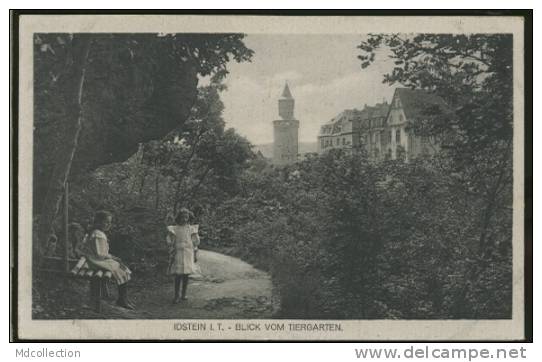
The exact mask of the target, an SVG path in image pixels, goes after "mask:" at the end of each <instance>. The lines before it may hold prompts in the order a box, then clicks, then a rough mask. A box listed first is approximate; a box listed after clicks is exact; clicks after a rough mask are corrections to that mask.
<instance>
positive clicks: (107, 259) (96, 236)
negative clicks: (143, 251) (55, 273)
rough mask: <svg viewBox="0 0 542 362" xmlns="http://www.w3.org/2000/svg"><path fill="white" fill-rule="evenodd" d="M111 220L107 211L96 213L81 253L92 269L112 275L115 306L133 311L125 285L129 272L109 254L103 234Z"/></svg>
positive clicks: (105, 236)
mask: <svg viewBox="0 0 542 362" xmlns="http://www.w3.org/2000/svg"><path fill="white" fill-rule="evenodd" d="M112 219H113V216H112V215H111V213H110V212H109V211H98V212H96V214H95V215H94V224H93V227H92V232H91V233H90V234H89V235H88V238H87V239H86V240H85V242H84V245H83V248H82V249H83V250H81V252H82V254H83V255H85V256H86V258H87V261H88V263H89V265H90V266H91V267H92V268H95V269H100V270H107V271H110V272H111V273H112V275H113V278H114V279H115V281H116V282H117V285H118V288H119V298H118V300H117V305H119V306H121V307H123V308H127V309H134V308H135V307H134V305H133V304H132V303H131V302H130V301H129V300H128V296H127V290H126V283H128V281H129V280H130V279H131V271H130V269H128V267H127V266H126V265H124V264H123V263H122V261H121V260H120V259H119V258H118V257H116V256H113V255H111V254H109V243H108V241H107V235H106V234H105V233H106V232H107V231H109V229H110V228H111V223H112Z"/></svg>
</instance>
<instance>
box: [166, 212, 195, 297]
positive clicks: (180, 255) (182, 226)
mask: <svg viewBox="0 0 542 362" xmlns="http://www.w3.org/2000/svg"><path fill="white" fill-rule="evenodd" d="M189 218H190V211H188V209H185V208H182V209H181V210H180V211H179V213H178V214H177V217H176V218H175V225H171V226H168V227H167V232H168V234H167V238H166V242H167V244H168V246H169V249H170V255H169V265H168V270H167V273H168V274H169V275H174V276H175V297H174V299H173V303H179V302H180V301H181V300H186V289H187V287H188V276H189V275H190V274H192V273H194V272H195V266H194V248H195V247H197V246H198V245H199V236H198V234H197V231H196V229H195V228H194V227H193V226H192V225H190V224H188V220H189ZM181 283H182V292H181V295H179V291H180V290H181Z"/></svg>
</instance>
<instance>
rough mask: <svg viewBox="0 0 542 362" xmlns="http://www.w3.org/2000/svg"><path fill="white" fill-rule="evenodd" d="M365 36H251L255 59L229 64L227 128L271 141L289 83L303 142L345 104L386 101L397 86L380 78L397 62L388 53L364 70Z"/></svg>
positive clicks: (260, 141)
mask: <svg viewBox="0 0 542 362" xmlns="http://www.w3.org/2000/svg"><path fill="white" fill-rule="evenodd" d="M363 38H364V37H363V35H352V34H340V35H282V34H273V35H260V34H258V35H250V34H249V35H247V37H246V38H245V39H244V40H245V44H246V45H247V46H248V47H249V48H250V49H252V50H254V56H253V59H252V62H250V63H248V62H245V63H240V64H238V63H235V62H232V63H230V64H229V65H228V69H229V72H230V74H228V76H227V78H226V81H225V84H226V85H227V87H228V89H227V90H226V91H224V92H223V93H222V100H223V102H224V106H225V110H224V120H225V121H226V126H227V127H233V128H235V129H236V131H237V132H238V133H239V134H241V135H243V136H245V137H247V138H248V140H249V141H250V142H252V143H253V144H263V143H270V142H272V141H273V123H272V122H273V120H275V119H278V105H277V100H278V98H279V97H280V95H281V93H282V90H283V88H284V84H285V82H288V85H289V87H290V91H291V93H292V96H293V97H294V99H295V111H294V114H295V118H296V119H298V120H299V122H300V125H299V127H300V129H299V141H301V142H316V136H317V134H318V130H319V128H320V125H322V124H323V123H325V122H327V121H329V120H330V119H332V118H333V117H334V116H336V115H337V114H339V113H340V112H342V111H343V110H345V109H352V108H358V109H361V108H363V106H364V104H367V105H372V104H374V103H377V102H382V101H383V100H384V99H385V100H387V101H388V102H389V101H390V99H391V96H392V95H393V88H391V87H390V86H389V85H387V84H383V83H382V79H383V75H384V74H385V73H387V72H388V71H389V70H391V69H392V66H393V62H392V61H391V60H390V59H389V58H387V57H386V56H385V55H384V54H379V55H378V56H377V59H376V62H375V63H374V64H373V65H371V66H370V67H369V68H366V69H361V65H360V64H361V62H360V60H359V59H357V55H359V54H360V50H359V49H357V48H356V46H357V45H358V44H359V43H360V42H361V40H362V39H363Z"/></svg>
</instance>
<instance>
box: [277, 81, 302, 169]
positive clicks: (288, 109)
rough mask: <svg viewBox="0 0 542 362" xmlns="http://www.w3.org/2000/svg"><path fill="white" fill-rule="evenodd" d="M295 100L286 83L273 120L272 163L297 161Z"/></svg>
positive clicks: (297, 128) (297, 126)
mask: <svg viewBox="0 0 542 362" xmlns="http://www.w3.org/2000/svg"><path fill="white" fill-rule="evenodd" d="M294 105H295V100H294V98H293V97H292V93H290V88H288V83H286V85H285V86H284V90H283V91H282V95H281V96H280V98H279V117H280V119H277V120H275V121H273V140H274V142H273V163H274V164H275V165H287V164H290V163H294V162H296V161H297V154H298V152H299V151H298V130H299V121H298V120H296V119H295V118H294Z"/></svg>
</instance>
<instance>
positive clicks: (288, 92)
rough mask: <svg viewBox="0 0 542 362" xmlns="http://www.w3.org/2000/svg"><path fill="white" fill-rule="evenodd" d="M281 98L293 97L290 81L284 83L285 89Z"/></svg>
mask: <svg viewBox="0 0 542 362" xmlns="http://www.w3.org/2000/svg"><path fill="white" fill-rule="evenodd" d="M280 98H288V99H293V97H292V93H291V92H290V88H289V87H288V83H286V84H285V85H284V90H283V91H282V95H281V96H280Z"/></svg>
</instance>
